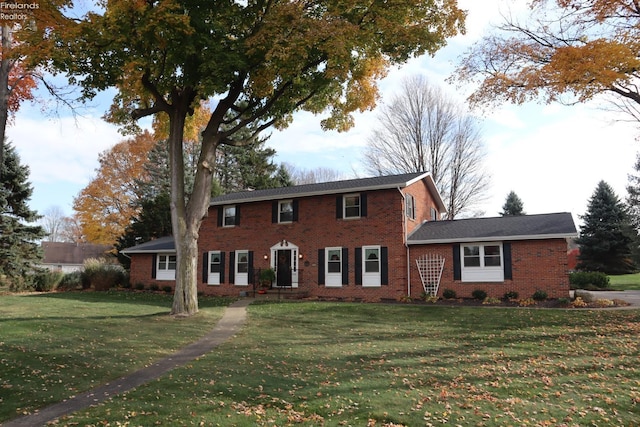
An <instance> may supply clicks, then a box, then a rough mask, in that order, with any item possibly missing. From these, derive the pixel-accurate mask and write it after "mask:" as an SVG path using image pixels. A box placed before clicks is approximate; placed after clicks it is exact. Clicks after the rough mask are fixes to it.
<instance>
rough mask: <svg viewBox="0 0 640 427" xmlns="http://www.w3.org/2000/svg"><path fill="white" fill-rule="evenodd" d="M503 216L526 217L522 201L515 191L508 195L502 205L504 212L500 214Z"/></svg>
mask: <svg viewBox="0 0 640 427" xmlns="http://www.w3.org/2000/svg"><path fill="white" fill-rule="evenodd" d="M500 215H501V216H516V215H524V205H523V204H522V200H520V197H518V195H517V194H516V193H515V191H511V192H510V193H509V194H508V195H507V200H506V201H505V202H504V205H502V212H500Z"/></svg>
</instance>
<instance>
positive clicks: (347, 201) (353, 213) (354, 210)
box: [343, 194, 362, 218]
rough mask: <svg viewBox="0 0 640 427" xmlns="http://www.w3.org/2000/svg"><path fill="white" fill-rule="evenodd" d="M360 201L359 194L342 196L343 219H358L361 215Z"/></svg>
mask: <svg viewBox="0 0 640 427" xmlns="http://www.w3.org/2000/svg"><path fill="white" fill-rule="evenodd" d="M360 201H361V200H360V194H348V195H346V196H344V205H343V206H344V215H343V218H360V216H361V214H362V211H361V204H360Z"/></svg>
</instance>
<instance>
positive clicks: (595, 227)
mask: <svg viewBox="0 0 640 427" xmlns="http://www.w3.org/2000/svg"><path fill="white" fill-rule="evenodd" d="M581 219H582V220H583V221H584V224H583V226H582V227H581V230H580V237H578V239H577V240H576V242H577V243H578V244H579V245H580V255H579V257H578V260H579V263H578V269H580V270H586V271H601V272H603V273H607V274H624V273H629V272H631V271H632V270H633V263H632V261H631V259H630V256H631V242H632V240H633V239H632V226H631V222H630V220H629V215H628V214H627V211H626V209H625V206H624V205H623V204H622V202H621V201H620V200H619V199H618V196H616V194H615V193H614V191H613V189H612V188H611V187H610V186H609V185H608V184H607V183H606V182H604V181H600V182H599V183H598V186H597V187H596V190H595V191H594V193H593V195H592V196H591V199H589V205H588V207H587V213H586V214H585V215H583V216H582V217H581Z"/></svg>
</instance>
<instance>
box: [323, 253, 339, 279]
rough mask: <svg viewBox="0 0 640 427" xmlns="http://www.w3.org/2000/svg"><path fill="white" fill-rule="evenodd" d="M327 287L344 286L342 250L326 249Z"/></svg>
mask: <svg viewBox="0 0 640 427" xmlns="http://www.w3.org/2000/svg"><path fill="white" fill-rule="evenodd" d="M325 282H326V283H325V285H326V286H342V248H337V247H336V248H325Z"/></svg>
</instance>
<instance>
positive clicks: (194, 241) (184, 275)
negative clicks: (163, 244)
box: [169, 97, 216, 316]
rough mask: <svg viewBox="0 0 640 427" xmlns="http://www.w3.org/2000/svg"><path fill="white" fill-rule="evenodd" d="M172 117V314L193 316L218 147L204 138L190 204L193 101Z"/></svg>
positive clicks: (170, 155) (170, 150)
mask: <svg viewBox="0 0 640 427" xmlns="http://www.w3.org/2000/svg"><path fill="white" fill-rule="evenodd" d="M186 98H187V101H186V102H185V103H184V108H182V109H181V108H179V107H178V108H177V109H176V111H174V114H173V116H172V117H171V118H170V123H169V126H170V130H169V162H170V169H171V223H172V228H173V237H174V241H175V246H176V256H177V265H176V289H175V293H174V296H173V308H172V309H171V314H173V315H180V316H190V315H193V314H196V313H197V312H198V255H199V251H198V236H199V232H200V225H201V224H202V219H203V218H204V217H205V216H206V214H207V212H208V209H209V202H210V199H211V177H212V174H213V164H214V156H215V147H216V144H214V139H213V138H204V140H203V142H202V151H201V152H200V158H199V160H198V167H197V170H196V176H195V182H194V185H193V191H192V193H191V194H190V195H189V201H188V202H186V198H185V190H184V159H183V157H184V156H183V142H182V141H183V136H184V125H185V120H186V115H187V110H188V107H189V104H190V102H191V98H189V97H186Z"/></svg>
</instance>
